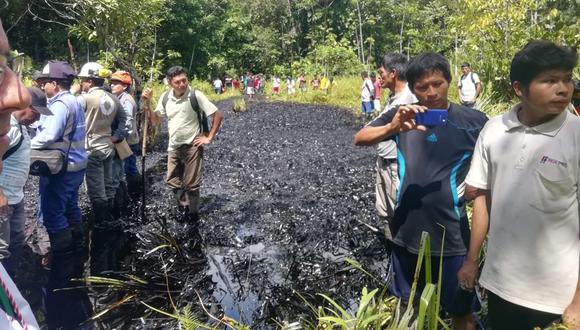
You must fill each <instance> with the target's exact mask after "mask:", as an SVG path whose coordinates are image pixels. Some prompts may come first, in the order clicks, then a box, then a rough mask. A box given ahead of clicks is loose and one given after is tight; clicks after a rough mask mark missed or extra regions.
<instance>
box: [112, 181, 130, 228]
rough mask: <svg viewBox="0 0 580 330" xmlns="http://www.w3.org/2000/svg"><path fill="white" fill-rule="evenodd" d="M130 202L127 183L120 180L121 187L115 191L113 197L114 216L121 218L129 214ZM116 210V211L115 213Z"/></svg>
mask: <svg viewBox="0 0 580 330" xmlns="http://www.w3.org/2000/svg"><path fill="white" fill-rule="evenodd" d="M128 204H129V194H128V193H127V183H126V182H125V181H121V182H119V187H118V188H117V191H116V192H115V198H114V199H113V205H112V210H113V218H116V219H118V218H121V217H125V216H127V205H128ZM115 212H116V213H115Z"/></svg>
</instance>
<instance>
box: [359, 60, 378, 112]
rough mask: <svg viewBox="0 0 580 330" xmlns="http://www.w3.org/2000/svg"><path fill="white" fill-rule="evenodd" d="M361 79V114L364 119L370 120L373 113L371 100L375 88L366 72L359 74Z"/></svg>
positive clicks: (373, 96)
mask: <svg viewBox="0 0 580 330" xmlns="http://www.w3.org/2000/svg"><path fill="white" fill-rule="evenodd" d="M361 77H362V80H363V83H362V86H361V88H360V97H361V104H362V114H363V116H364V117H365V119H370V117H371V114H372V113H373V100H374V98H375V87H374V85H373V82H372V81H371V79H370V78H369V73H368V72H367V71H363V72H362V73H361Z"/></svg>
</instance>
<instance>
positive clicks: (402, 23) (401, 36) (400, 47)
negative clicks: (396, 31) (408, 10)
mask: <svg viewBox="0 0 580 330" xmlns="http://www.w3.org/2000/svg"><path fill="white" fill-rule="evenodd" d="M404 29H405V12H403V20H402V21H401V32H400V40H399V53H401V54H402V53H403V31H404Z"/></svg>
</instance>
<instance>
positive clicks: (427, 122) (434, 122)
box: [415, 109, 449, 127]
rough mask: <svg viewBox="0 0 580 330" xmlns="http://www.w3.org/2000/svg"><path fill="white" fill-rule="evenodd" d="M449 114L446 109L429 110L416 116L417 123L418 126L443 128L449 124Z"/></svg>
mask: <svg viewBox="0 0 580 330" xmlns="http://www.w3.org/2000/svg"><path fill="white" fill-rule="evenodd" d="M448 115H449V113H448V112H447V110H446V109H427V110H425V112H420V113H418V114H417V115H416V117H415V121H416V123H417V125H423V126H428V127H429V126H443V125H446V124H447V116H448Z"/></svg>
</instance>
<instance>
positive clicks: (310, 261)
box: [84, 101, 386, 329]
mask: <svg viewBox="0 0 580 330" xmlns="http://www.w3.org/2000/svg"><path fill="white" fill-rule="evenodd" d="M218 106H219V107H220V108H221V109H222V110H223V111H224V112H225V120H224V124H223V126H222V129H221V133H220V135H219V137H218V138H217V139H216V140H215V141H214V142H213V143H212V144H211V146H210V147H208V148H207V149H206V150H205V151H204V152H205V154H204V168H203V184H202V200H203V205H202V208H201V213H202V215H201V222H200V225H199V235H200V236H201V238H202V241H203V244H199V239H196V238H195V236H196V235H194V234H192V233H194V232H195V230H193V229H192V228H190V227H189V226H188V225H187V224H185V223H181V222H179V221H177V219H178V218H179V215H178V212H177V211H176V210H175V208H174V202H173V197H172V195H171V192H170V191H169V189H168V188H166V187H165V184H164V182H163V179H164V175H165V169H166V154H165V151H164V149H165V147H166V141H164V140H163V139H161V141H160V142H159V143H158V144H157V145H156V146H155V148H154V150H155V151H154V152H152V153H151V154H148V155H147V161H146V164H147V168H148V171H147V176H148V184H147V218H146V221H145V222H142V221H140V220H139V216H138V214H139V213H138V211H137V210H138V205H135V206H134V209H133V210H134V212H135V215H133V216H131V217H130V218H131V222H132V226H131V235H130V236H129V237H130V241H131V242H132V243H133V244H132V249H133V250H132V253H131V254H130V256H129V257H128V258H127V260H126V262H125V265H124V270H125V271H124V272H123V273H122V274H113V275H112V276H115V277H120V278H127V277H126V275H127V274H131V275H136V276H138V277H139V278H142V279H146V280H147V284H143V285H141V287H139V288H132V289H131V288H130V289H127V290H126V292H125V293H131V292H135V293H136V297H135V298H133V299H132V300H130V301H129V302H128V303H126V304H125V306H124V307H121V308H119V309H117V311H115V312H111V313H109V314H108V315H109V317H108V318H105V319H104V320H105V321H104V323H102V324H101V326H103V327H106V328H113V327H116V328H123V327H126V328H141V329H153V328H155V329H160V328H162V329H174V328H176V324H175V321H172V320H171V319H168V318H165V317H164V316H163V315H161V314H159V313H156V312H153V311H151V310H149V309H148V308H146V307H144V305H142V304H141V303H140V301H144V302H146V303H148V304H149V305H151V306H154V307H156V308H159V309H161V310H165V311H168V312H173V309H172V303H171V301H172V302H173V303H174V304H175V305H176V306H177V307H178V308H180V309H181V308H183V307H184V306H186V305H191V311H192V312H194V313H196V315H198V317H199V318H200V319H201V320H202V321H203V320H207V316H206V313H205V311H204V309H206V310H207V311H209V312H211V313H212V314H213V315H216V316H218V317H219V316H221V315H222V312H223V313H225V315H227V316H229V317H231V318H233V319H235V320H237V321H240V322H242V323H244V324H247V325H251V326H252V328H256V329H270V328H277V327H278V326H277V325H276V322H280V323H281V322H284V321H288V322H295V321H300V320H302V319H303V318H308V317H311V315H312V314H311V310H310V309H309V308H308V307H307V305H306V304H305V302H304V301H303V300H302V298H301V297H300V296H302V297H305V298H306V299H308V300H309V301H311V302H313V303H315V304H316V303H318V302H319V301H320V299H319V297H317V296H316V293H325V294H327V295H329V296H331V297H333V298H335V299H336V300H337V301H338V302H339V303H341V304H342V305H343V306H349V305H351V306H354V305H355V304H356V298H357V297H358V296H359V294H360V291H361V289H362V287H363V286H364V285H368V286H369V287H377V286H378V285H380V283H377V282H373V280H372V279H370V278H369V277H368V276H366V275H364V274H363V273H362V272H361V271H359V270H355V269H350V268H349V267H348V265H347V264H346V263H345V258H351V259H355V260H357V261H359V262H360V263H361V264H362V266H363V267H364V268H365V269H368V270H371V271H373V272H375V273H376V274H378V275H379V276H384V273H385V268H386V267H385V266H386V265H385V248H384V245H383V243H382V241H381V240H380V239H379V238H378V235H376V234H374V233H372V232H371V231H370V230H369V229H368V228H367V227H366V226H364V225H361V222H363V223H367V224H371V225H374V226H377V227H380V224H378V223H377V219H376V216H375V210H374V163H375V156H374V155H375V152H374V149H371V148H358V147H355V146H354V145H353V143H352V140H353V134H354V133H355V132H356V131H357V130H358V129H359V128H360V127H361V123H360V122H357V120H356V119H355V118H354V117H353V116H352V115H351V114H350V113H348V112H347V111H344V110H341V109H336V108H332V107H326V106H314V105H297V104H289V103H266V102H248V111H247V112H245V113H234V112H232V111H231V101H224V102H221V103H219V104H218ZM84 204H85V205H86V201H84ZM123 276H125V277H123ZM133 284H134V283H133ZM169 293H170V294H171V300H170V299H169ZM118 296H119V297H121V296H123V294H120V295H118ZM200 301H203V302H204V306H203V308H202V307H201V305H200Z"/></svg>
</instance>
